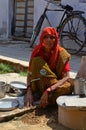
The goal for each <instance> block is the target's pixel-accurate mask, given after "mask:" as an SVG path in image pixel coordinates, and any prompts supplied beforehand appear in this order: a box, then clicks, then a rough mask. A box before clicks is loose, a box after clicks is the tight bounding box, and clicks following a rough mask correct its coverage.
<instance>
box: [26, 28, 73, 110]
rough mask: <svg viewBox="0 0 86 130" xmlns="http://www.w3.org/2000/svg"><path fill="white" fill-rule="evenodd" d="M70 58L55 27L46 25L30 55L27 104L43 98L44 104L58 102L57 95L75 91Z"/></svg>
mask: <svg viewBox="0 0 86 130" xmlns="http://www.w3.org/2000/svg"><path fill="white" fill-rule="evenodd" d="M69 59H70V54H69V53H68V52H67V51H66V50H65V49H63V48H62V47H60V46H59V44H58V34H57V31H56V30H55V29H54V28H52V27H46V28H44V29H43V31H42V33H41V36H40V40H39V44H38V45H37V46H36V47H35V48H34V50H33V52H32V55H31V58H30V64H29V68H28V76H27V93H26V95H25V99H24V103H25V106H27V107H28V106H31V105H32V104H33V101H34V100H40V106H41V107H43V108H44V107H46V106H47V105H48V104H55V103H56V98H57V97H58V96H61V95H64V94H71V93H72V86H71V83H70V82H69V79H70V77H69V70H70V67H69V62H68V61H69Z"/></svg>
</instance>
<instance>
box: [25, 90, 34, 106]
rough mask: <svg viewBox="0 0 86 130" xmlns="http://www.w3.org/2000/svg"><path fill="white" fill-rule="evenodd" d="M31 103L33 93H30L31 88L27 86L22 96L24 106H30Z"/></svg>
mask: <svg viewBox="0 0 86 130" xmlns="http://www.w3.org/2000/svg"><path fill="white" fill-rule="evenodd" d="M32 105H33V95H32V92H31V89H30V88H28V90H27V93H26V95H25V97H24V106H25V107H30V106H32Z"/></svg>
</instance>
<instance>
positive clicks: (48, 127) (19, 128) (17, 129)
mask: <svg viewBox="0 0 86 130" xmlns="http://www.w3.org/2000/svg"><path fill="white" fill-rule="evenodd" d="M5 129H6V130H24V129H25V130H34V129H35V130H70V129H69V128H66V127H64V126H62V125H61V124H59V122H58V109H57V106H53V107H47V108H45V109H42V108H39V107H36V108H34V109H31V110H30V111H29V112H27V113H25V114H23V115H22V116H19V117H14V119H12V120H10V121H7V122H3V123H0V130H5Z"/></svg>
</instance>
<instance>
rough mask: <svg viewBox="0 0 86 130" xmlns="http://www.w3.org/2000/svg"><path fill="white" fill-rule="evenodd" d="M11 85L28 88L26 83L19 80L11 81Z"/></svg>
mask: <svg viewBox="0 0 86 130" xmlns="http://www.w3.org/2000/svg"><path fill="white" fill-rule="evenodd" d="M10 85H11V87H15V88H17V89H26V88H27V87H26V84H25V83H22V82H19V81H14V82H11V83H10Z"/></svg>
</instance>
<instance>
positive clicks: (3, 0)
mask: <svg viewBox="0 0 86 130" xmlns="http://www.w3.org/2000/svg"><path fill="white" fill-rule="evenodd" d="M7 30H8V0H0V39H3V38H6V37H7V35H8V31H7Z"/></svg>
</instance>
